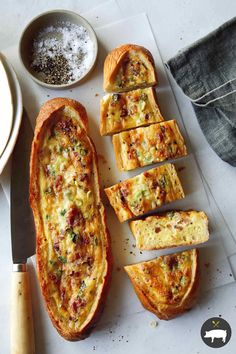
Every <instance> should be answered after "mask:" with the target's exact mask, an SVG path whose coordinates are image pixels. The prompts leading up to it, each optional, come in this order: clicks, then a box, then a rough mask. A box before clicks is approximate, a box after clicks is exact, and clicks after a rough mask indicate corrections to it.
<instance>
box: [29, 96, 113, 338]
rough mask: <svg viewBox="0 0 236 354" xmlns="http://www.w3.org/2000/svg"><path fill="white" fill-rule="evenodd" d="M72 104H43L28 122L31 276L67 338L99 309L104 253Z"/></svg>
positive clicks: (83, 329) (83, 119) (107, 265)
mask: <svg viewBox="0 0 236 354" xmlns="http://www.w3.org/2000/svg"><path fill="white" fill-rule="evenodd" d="M87 130H88V118H87V114H86V110H85V108H84V107H83V106H82V105H81V104H80V103H78V102H76V101H73V100H69V99H63V98H56V99H52V100H50V101H48V102H46V103H45V104H44V105H43V107H42V108H41V110H40V112H39V115H38V117H37V121H36V128H35V134H34V140H33V143H32V152H31V161H30V204H31V207H32V210H33V215H34V221H35V227H36V237H37V246H36V256H37V270H38V277H39V282H40V286H41V290H42V294H43V296H44V299H45V302H46V307H47V311H48V314H49V316H50V318H51V321H52V323H53V325H54V326H55V328H56V329H57V331H58V332H59V334H60V335H61V336H63V337H64V338H65V339H67V340H80V339H83V338H85V337H86V336H88V334H89V332H90V331H91V329H92V327H93V326H94V325H95V323H96V321H97V320H98V318H99V315H100V313H101V311H102V309H103V306H104V302H105V299H106V295H107V292H108V288H109V283H110V277H111V268H112V255H111V246H110V237H109V233H108V229H107V227H106V221H105V209H104V206H103V204H102V202H101V197H100V187H99V176H98V168H97V156H96V151H95V148H94V145H93V143H92V141H91V139H90V138H89V136H88V135H87Z"/></svg>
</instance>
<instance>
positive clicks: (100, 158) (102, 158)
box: [98, 154, 107, 164]
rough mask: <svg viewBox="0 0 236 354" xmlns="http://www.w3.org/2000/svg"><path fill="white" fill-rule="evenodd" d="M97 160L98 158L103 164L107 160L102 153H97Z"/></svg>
mask: <svg viewBox="0 0 236 354" xmlns="http://www.w3.org/2000/svg"><path fill="white" fill-rule="evenodd" d="M98 160H100V161H101V162H102V163H103V164H105V163H107V160H106V159H105V157H104V156H103V155H102V154H98Z"/></svg>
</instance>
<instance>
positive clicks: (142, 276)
mask: <svg viewBox="0 0 236 354" xmlns="http://www.w3.org/2000/svg"><path fill="white" fill-rule="evenodd" d="M125 271H126V272H127V274H128V276H129V278H130V280H131V282H132V284H133V287H134V290H135V292H136V294H137V296H138V297H139V300H140V301H141V303H142V305H143V306H144V307H145V308H146V309H147V310H148V311H151V312H153V313H154V314H155V315H156V316H158V317H159V318H160V319H163V320H169V319H171V318H174V317H176V316H177V315H180V314H182V313H183V312H185V311H186V310H189V309H190V308H191V307H193V305H194V304H195V302H196V299H197V292H198V287H199V275H200V268H199V254H198V250H197V249H193V250H188V251H184V252H179V253H174V254H169V255H166V256H161V257H158V258H156V259H153V260H151V261H147V262H142V263H138V264H134V265H129V266H126V267H125Z"/></svg>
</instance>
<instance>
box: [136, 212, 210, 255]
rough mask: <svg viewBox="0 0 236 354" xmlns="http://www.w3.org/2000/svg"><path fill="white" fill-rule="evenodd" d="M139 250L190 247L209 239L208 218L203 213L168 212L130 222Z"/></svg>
mask: <svg viewBox="0 0 236 354" xmlns="http://www.w3.org/2000/svg"><path fill="white" fill-rule="evenodd" d="M130 228H131V231H132V233H133V235H134V238H135V240H136V246H137V248H139V249H140V250H159V249H162V248H170V247H178V246H190V245H197V244H200V243H203V242H206V241H207V240H208V239H209V230H208V218H207V215H206V214H205V213H204V212H203V211H196V210H190V211H169V212H167V213H164V214H160V215H152V216H148V217H147V218H145V219H143V220H134V221H131V222H130Z"/></svg>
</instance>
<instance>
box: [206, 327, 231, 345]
mask: <svg viewBox="0 0 236 354" xmlns="http://www.w3.org/2000/svg"><path fill="white" fill-rule="evenodd" d="M226 337H227V331H226V330H224V329H212V330H211V331H206V332H205V336H204V338H211V343H213V342H214V339H215V338H222V341H223V343H225V340H226Z"/></svg>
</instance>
